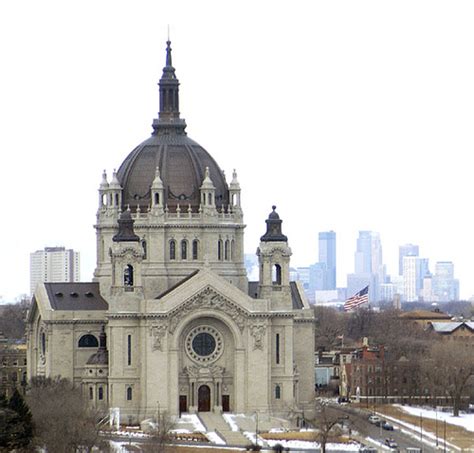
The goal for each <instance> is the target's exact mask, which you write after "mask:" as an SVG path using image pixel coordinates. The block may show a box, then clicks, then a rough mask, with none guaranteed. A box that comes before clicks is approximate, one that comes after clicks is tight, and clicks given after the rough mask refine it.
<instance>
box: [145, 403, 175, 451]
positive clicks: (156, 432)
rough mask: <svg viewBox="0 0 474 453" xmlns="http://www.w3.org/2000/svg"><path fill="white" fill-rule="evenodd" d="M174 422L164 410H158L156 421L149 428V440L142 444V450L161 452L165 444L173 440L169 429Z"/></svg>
mask: <svg viewBox="0 0 474 453" xmlns="http://www.w3.org/2000/svg"><path fill="white" fill-rule="evenodd" d="M174 426H175V422H174V420H173V418H172V417H171V416H170V414H169V413H168V412H166V411H158V413H157V415H156V422H155V425H154V426H153V428H152V429H151V430H150V442H148V443H147V444H144V446H143V447H144V448H143V449H144V451H145V452H147V453H162V452H164V451H166V445H167V444H170V443H172V442H173V440H174V439H173V436H172V435H171V430H172V429H173V428H174Z"/></svg>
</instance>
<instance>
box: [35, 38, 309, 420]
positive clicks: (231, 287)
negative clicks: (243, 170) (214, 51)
mask: <svg viewBox="0 0 474 453" xmlns="http://www.w3.org/2000/svg"><path fill="white" fill-rule="evenodd" d="M159 97H160V101H159V103H160V104H159V105H160V110H159V115H158V118H157V119H155V120H154V121H153V131H152V134H151V136H150V138H148V139H147V140H145V141H144V142H143V143H141V144H140V145H138V146H137V147H136V148H135V149H134V150H133V151H132V152H131V153H130V154H129V155H128V156H127V157H126V158H125V160H124V161H123V163H122V164H121V166H120V167H119V169H118V171H117V172H115V171H114V172H113V174H112V177H111V178H108V177H107V174H106V173H105V172H104V174H103V176H102V181H101V183H100V186H99V197H98V209H97V221H96V224H95V230H96V238H97V243H96V247H97V265H96V269H95V272H94V278H93V281H92V282H84V283H42V284H39V285H38V287H37V288H36V290H35V293H34V297H33V301H32V306H31V309H30V311H29V313H28V320H27V322H28V327H27V335H28V377H29V378H30V379H31V378H32V377H34V376H46V377H55V376H62V377H65V378H68V379H70V380H71V381H73V382H74V383H75V384H76V385H78V386H81V387H82V389H83V392H84V395H85V397H86V398H87V399H88V400H89V401H90V404H91V405H92V406H93V407H95V408H97V409H99V410H103V411H104V412H106V411H108V410H109V409H114V410H119V411H120V414H121V416H122V417H124V418H125V419H126V420H128V421H129V422H137V421H140V420H143V419H145V418H147V417H150V416H152V415H154V414H156V412H157V410H166V411H168V413H170V414H172V415H178V414H181V413H183V412H206V411H214V412H235V413H254V412H260V413H266V414H270V415H276V416H283V417H285V416H288V413H289V412H292V413H295V412H296V413H298V412H300V411H306V413H308V412H310V410H311V406H312V400H313V397H314V364H313V362H314V317H313V310H312V309H311V308H310V306H309V305H308V302H307V300H306V297H305V295H304V293H303V290H302V287H301V286H300V285H299V283H298V282H293V281H290V276H289V266H290V256H291V249H290V247H289V245H288V239H287V237H286V236H285V235H284V234H283V230H282V220H281V219H280V217H279V215H278V214H277V212H276V210H275V209H276V208H275V206H273V208H272V211H271V213H270V214H269V215H268V218H267V219H266V220H265V222H266V225H264V224H263V219H264V216H263V215H262V233H263V235H262V237H261V238H260V244H259V246H258V249H257V255H258V260H259V280H258V281H255V282H249V281H248V280H247V275H246V270H245V266H244V228H245V224H244V220H243V210H242V206H241V188H240V185H239V181H238V179H237V173H236V172H235V171H234V172H233V174H232V179H231V181H230V182H229V183H228V182H227V181H226V177H225V174H224V172H223V171H222V170H221V169H220V168H219V166H218V164H217V163H216V161H215V160H214V159H213V157H212V156H211V155H210V154H209V153H208V152H207V151H206V150H205V149H204V148H203V147H202V146H201V145H199V144H198V143H196V142H195V141H194V140H192V139H191V138H189V137H188V136H187V134H186V123H185V121H184V119H182V118H181V117H180V112H179V81H178V79H177V78H176V73H175V69H174V67H173V65H172V59H171V47H170V42H169V41H168V43H167V49H166V65H165V67H164V68H163V75H162V77H161V79H160V81H159ZM269 210H270V209H269ZM262 214H264V213H262ZM265 214H266V213H265Z"/></svg>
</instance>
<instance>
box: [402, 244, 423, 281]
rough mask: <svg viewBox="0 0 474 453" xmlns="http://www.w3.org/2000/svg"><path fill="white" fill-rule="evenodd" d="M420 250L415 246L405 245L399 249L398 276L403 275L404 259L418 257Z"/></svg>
mask: <svg viewBox="0 0 474 453" xmlns="http://www.w3.org/2000/svg"><path fill="white" fill-rule="evenodd" d="M419 252H420V249H419V247H418V246H417V245H414V244H405V245H400V246H399V247H398V275H403V257H404V256H418V254H419Z"/></svg>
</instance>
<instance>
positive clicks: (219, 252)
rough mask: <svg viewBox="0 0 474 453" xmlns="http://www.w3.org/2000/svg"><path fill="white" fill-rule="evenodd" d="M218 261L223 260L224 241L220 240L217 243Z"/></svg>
mask: <svg viewBox="0 0 474 453" xmlns="http://www.w3.org/2000/svg"><path fill="white" fill-rule="evenodd" d="M217 259H218V260H219V261H221V260H222V241H221V240H220V239H219V240H218V241H217Z"/></svg>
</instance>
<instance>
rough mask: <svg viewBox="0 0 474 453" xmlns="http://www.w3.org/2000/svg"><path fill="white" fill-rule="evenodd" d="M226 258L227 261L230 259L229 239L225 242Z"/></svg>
mask: <svg viewBox="0 0 474 453" xmlns="http://www.w3.org/2000/svg"><path fill="white" fill-rule="evenodd" d="M224 259H225V260H226V261H228V260H229V241H228V240H227V241H225V244H224Z"/></svg>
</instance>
